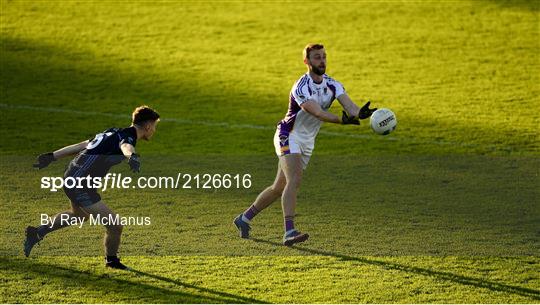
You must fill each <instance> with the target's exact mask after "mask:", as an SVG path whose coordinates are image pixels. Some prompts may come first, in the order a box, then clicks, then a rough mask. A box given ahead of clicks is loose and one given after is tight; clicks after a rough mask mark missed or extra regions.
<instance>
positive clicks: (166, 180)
mask: <svg viewBox="0 0 540 305" xmlns="http://www.w3.org/2000/svg"><path fill="white" fill-rule="evenodd" d="M251 185H252V183H251V174H186V173H178V174H177V175H176V176H161V177H138V178H137V179H135V182H134V181H133V178H132V177H130V176H123V175H122V174H121V173H120V174H116V173H108V174H107V175H105V176H104V177H91V176H86V177H65V178H63V177H42V178H41V188H42V189H48V190H49V191H51V192H57V191H58V190H59V189H62V188H65V189H97V190H101V191H102V192H105V191H106V190H108V189H115V188H116V189H129V188H139V189H146V188H149V189H155V188H159V189H161V188H164V189H231V188H232V189H241V188H244V189H249V188H251Z"/></svg>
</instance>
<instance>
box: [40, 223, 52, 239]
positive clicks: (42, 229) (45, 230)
mask: <svg viewBox="0 0 540 305" xmlns="http://www.w3.org/2000/svg"><path fill="white" fill-rule="evenodd" d="M51 231H52V230H51V228H50V227H49V226H46V225H41V226H39V227H37V234H38V236H39V238H41V239H43V237H45V235H47V233H49V232H51Z"/></svg>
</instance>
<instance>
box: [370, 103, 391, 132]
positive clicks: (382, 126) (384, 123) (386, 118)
mask: <svg viewBox="0 0 540 305" xmlns="http://www.w3.org/2000/svg"><path fill="white" fill-rule="evenodd" d="M370 124H371V129H373V131H374V132H375V133H378V134H380V135H387V134H389V133H391V132H392V131H394V129H396V126H397V119H396V115H395V114H394V113H393V112H392V110H390V109H386V108H381V109H378V110H376V111H375V112H373V114H372V115H371V119H370Z"/></svg>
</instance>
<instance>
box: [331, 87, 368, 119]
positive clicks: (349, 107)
mask: <svg viewBox="0 0 540 305" xmlns="http://www.w3.org/2000/svg"><path fill="white" fill-rule="evenodd" d="M337 99H338V101H339V103H340V104H341V106H342V107H343V109H345V111H346V112H347V114H348V115H349V116H356V117H358V118H359V119H361V120H363V119H367V118H369V117H370V116H371V114H372V113H373V112H375V110H377V108H373V109H370V108H369V105H370V104H371V102H369V101H368V102H367V103H366V104H365V105H364V106H362V108H360V107H358V105H356V104H355V103H354V102H353V101H352V100H351V98H350V97H349V96H348V95H347V94H346V93H345V94H342V95H340V96H338V98H337Z"/></svg>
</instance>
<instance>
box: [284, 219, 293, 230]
mask: <svg viewBox="0 0 540 305" xmlns="http://www.w3.org/2000/svg"><path fill="white" fill-rule="evenodd" d="M292 230H294V216H285V232H289V231H292Z"/></svg>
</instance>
